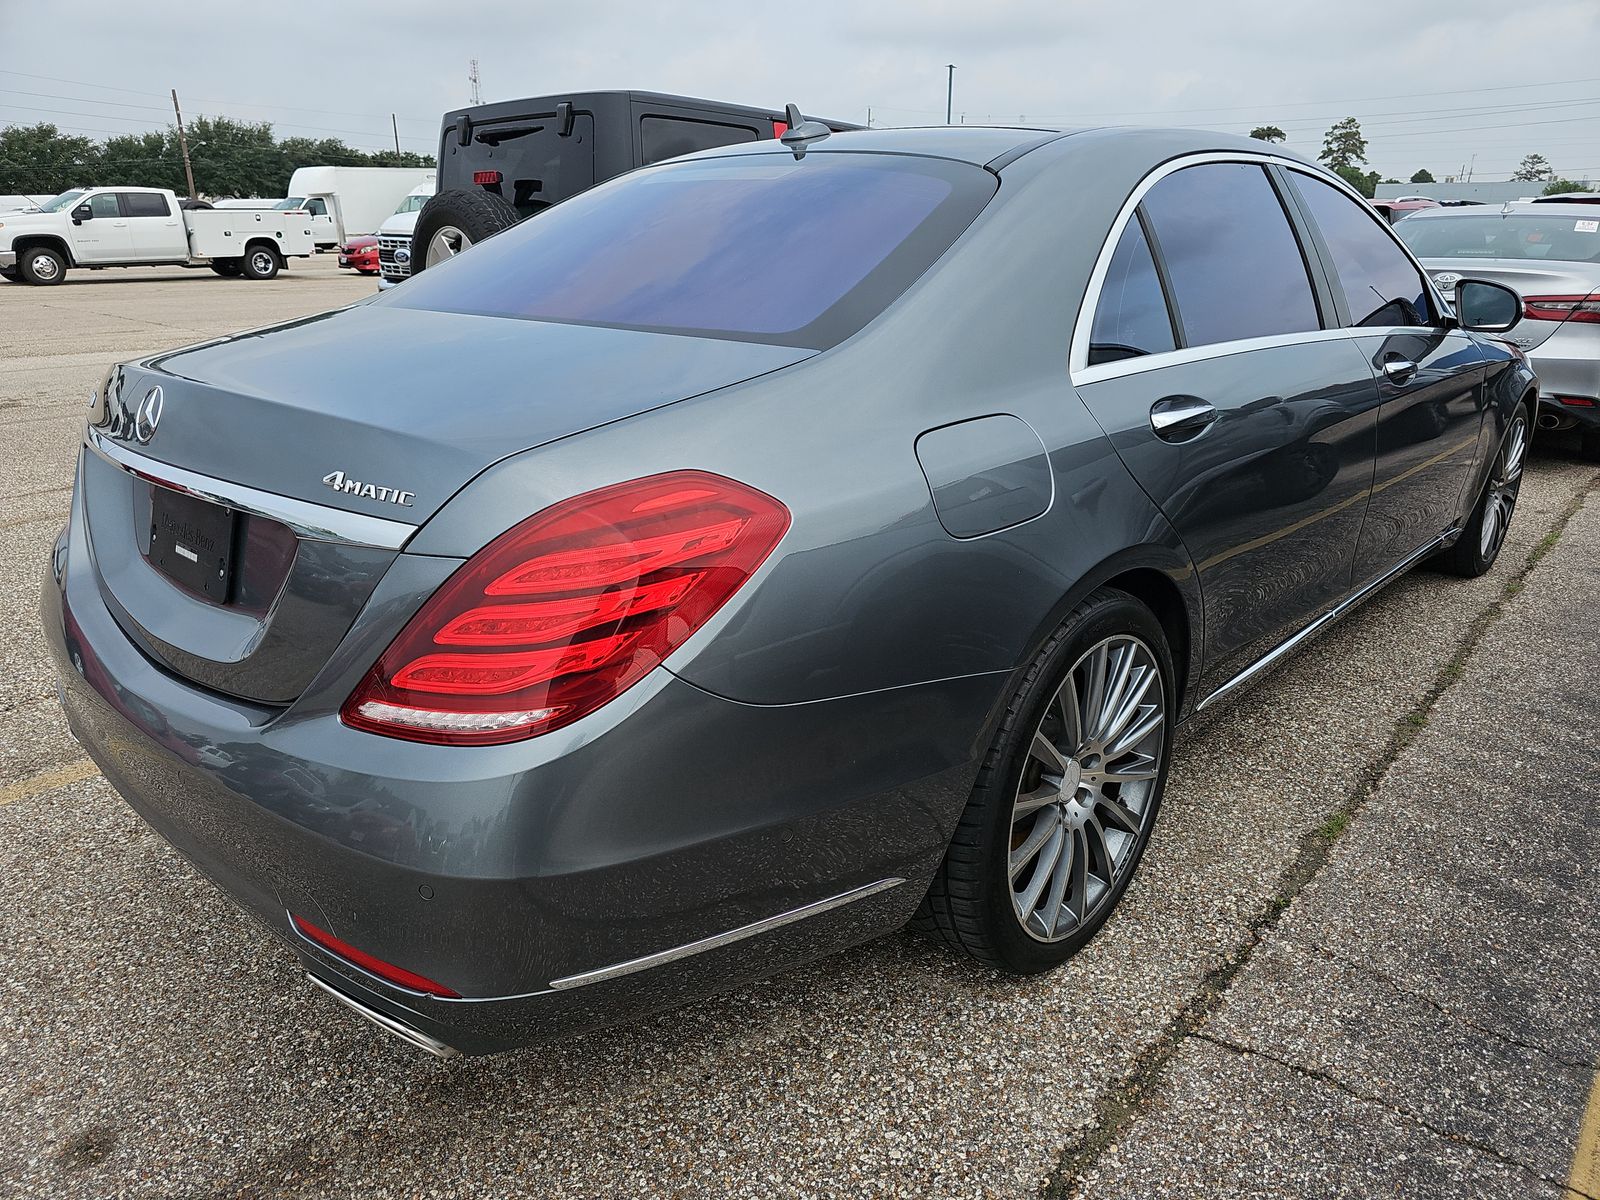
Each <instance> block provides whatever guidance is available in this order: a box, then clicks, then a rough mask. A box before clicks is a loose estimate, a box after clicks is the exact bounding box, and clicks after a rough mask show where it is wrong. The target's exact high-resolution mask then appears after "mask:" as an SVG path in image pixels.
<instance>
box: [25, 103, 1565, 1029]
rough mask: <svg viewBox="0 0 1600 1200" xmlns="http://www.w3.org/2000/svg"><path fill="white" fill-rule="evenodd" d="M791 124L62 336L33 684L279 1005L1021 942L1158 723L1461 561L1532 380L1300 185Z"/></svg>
mask: <svg viewBox="0 0 1600 1200" xmlns="http://www.w3.org/2000/svg"><path fill="white" fill-rule="evenodd" d="M808 128H809V126H808ZM803 149H804V151H805V152H804V154H802V155H800V156H798V157H797V156H796V154H795V152H794V151H793V149H791V148H790V147H786V146H784V145H782V144H781V143H779V142H777V141H771V142H754V143H746V144H741V145H737V146H728V147H722V148H719V149H713V150H708V151H704V152H702V153H699V154H696V155H691V156H689V157H687V158H681V159H675V160H672V161H668V162H662V163H659V164H656V165H653V166H649V167H644V168H642V169H640V170H637V171H634V172H632V173H630V174H627V175H623V176H620V177H618V178H615V179H613V180H610V181H609V182H606V183H603V184H601V185H599V186H597V187H594V188H591V189H589V190H587V191H584V192H582V193H581V194H578V195H575V196H573V197H571V198H569V199H567V200H564V201H563V202H562V203H561V204H559V205H555V206H552V207H551V208H549V209H548V210H547V211H544V212H541V213H540V214H539V215H538V217H537V219H532V220H528V221H525V222H523V223H522V224H519V225H516V226H514V227H513V228H510V229H508V230H506V231H504V232H502V233H500V234H498V235H497V236H496V237H495V238H494V239H493V240H492V241H491V242H485V243H483V244H481V245H478V246H475V247H473V248H472V249H470V250H468V251H466V252H464V253H462V254H459V255H456V256H454V257H452V258H450V259H449V260H448V261H444V262H440V263H438V264H436V265H435V266H433V267H430V268H429V269H428V270H427V271H425V272H423V273H422V274H420V275H418V276H416V277H414V278H412V279H411V280H410V281H409V282H408V283H407V284H406V286H405V287H404V288H399V289H394V290H391V291H386V292H384V293H383V294H382V295H381V296H379V297H375V298H373V299H372V300H371V301H369V302H368V303H365V304H361V305H357V306H355V307H352V308H348V309H344V310H341V311H338V312H332V313H324V314H321V315H318V316H314V317H311V318H308V319H303V320H299V321H296V322H292V323H290V324H287V325H283V326H281V327H278V328H275V329H268V330H263V331H256V332H253V333H251V334H249V335H243V336H241V337H239V338H237V339H228V338H225V339H222V340H220V341H216V342H211V343H208V344H204V345H199V346H193V347H189V348H187V349H182V350H176V351H171V352H167V353H164V354H158V355H155V356H154V357H151V358H146V359H141V360H138V361H134V362H130V363H126V364H122V365H121V366H119V367H117V368H115V369H114V370H113V371H112V372H111V374H110V375H109V376H108V377H107V382H106V384H105V385H104V386H103V387H102V389H101V393H100V394H99V395H98V396H97V398H96V400H95V402H94V405H93V406H92V409H91V420H90V426H89V428H88V429H87V431H86V433H85V438H84V452H83V453H81V454H80V455H79V461H78V466H77V474H76V479H75V486H74V494H73V503H72V515H71V520H70V522H69V524H68V526H67V528H66V529H65V530H64V531H63V532H62V535H61V538H60V540H59V542H58V544H57V546H56V547H55V549H54V551H53V553H52V563H53V564H54V567H53V569H52V570H51V571H49V572H47V573H46V577H45V582H44V585H43V586H44V597H43V606H42V611H43V616H44V625H45V632H46V636H47V639H48V642H49V645H50V647H51V651H52V654H53V658H54V663H55V666H56V670H57V672H58V673H59V675H60V678H61V680H62V695H63V703H64V704H65V707H66V711H67V716H68V719H69V721H70V723H71V726H72V729H73V732H74V734H75V735H76V737H77V738H78V739H79V740H80V741H81V742H82V743H83V745H84V746H85V748H86V749H87V751H88V752H89V754H90V755H92V756H93V758H94V760H95V761H96V763H98V764H99V766H100V767H101V769H102V770H103V771H104V773H105V776H106V778H107V779H108V780H109V781H110V782H111V783H112V785H113V786H115V787H116V788H117V790H118V791H119V792H121V794H122V795H123V796H124V797H126V799H127V801H128V803H129V804H131V805H132V806H133V807H134V809H136V810H137V811H138V813H139V814H140V815H141V816H142V817H143V818H144V819H145V820H146V821H148V822H149V823H150V825H151V826H152V827H154V828H155V829H156V830H157V831H158V832H159V833H160V834H161V835H162V836H163V837H165V838H167V839H168V840H170V841H171V842H172V843H173V844H174V845H175V846H176V847H178V848H179V849H180V850H181V851H182V852H183V853H184V854H185V855H187V856H188V857H189V858H191V859H192V860H194V861H195V862H196V863H198V864H200V865H201V867H202V868H204V869H205V871H206V873H207V874H208V876H209V877H210V878H212V879H215V880H217V881H219V883H220V885H221V886H222V887H223V888H224V889H226V891H227V892H228V893H229V894H230V895H231V896H232V897H233V898H234V899H235V900H236V901H237V902H238V903H239V904H241V905H243V906H244V907H245V908H247V909H249V910H250V911H252V912H253V913H255V914H256V915H257V916H258V917H259V918H260V919H261V920H263V921H265V922H266V923H267V924H268V925H269V926H271V927H272V928H274V929H275V930H277V931H278V932H279V933H280V934H281V935H282V937H283V939H284V943H285V945H286V946H287V947H288V949H289V951H290V952H291V953H293V954H294V955H295V956H296V957H297V958H298V959H299V961H300V963H301V964H302V966H303V967H304V969H305V970H306V971H307V972H309V974H310V976H311V978H312V979H313V980H314V981H315V983H316V985H317V987H318V988H320V989H322V990H323V991H326V992H329V993H331V994H332V996H333V997H335V998H337V999H338V1000H339V1001H340V1002H341V1003H340V1005H338V1006H335V1005H328V1006H327V1007H326V1008H325V1009H324V1010H323V1011H324V1012H325V1015H326V1018H327V1019H328V1020H330V1021H333V1020H338V1019H341V1018H342V1017H343V1016H345V1015H348V1014H356V1015H358V1016H360V1017H363V1018H365V1019H366V1020H367V1021H368V1022H370V1023H371V1025H372V1027H373V1030H374V1032H379V1031H381V1032H384V1033H388V1034H391V1035H394V1036H397V1037H399V1038H401V1039H402V1040H404V1041H405V1042H406V1043H407V1044H409V1045H411V1046H413V1047H417V1048H420V1049H422V1050H424V1051H427V1052H428V1053H432V1054H441V1055H447V1054H450V1053H453V1052H457V1051H459V1052H462V1053H484V1052H490V1051H496V1050H501V1049H505V1048H508V1047H511V1046H516V1045H519V1044H522V1043H525V1042H528V1041H530V1040H534V1039H538V1038H543V1037H550V1036H556V1035H560V1034H566V1033H572V1032H575V1031H580V1030H584V1029H588V1028H592V1027H594V1026H598V1025H604V1024H607V1023H609V1022H614V1021H619V1020H625V1019H628V1018H630V1017H632V1016H635V1015H638V1014H642V1013H646V1012H653V1011H657V1010H659V1009H661V1008H662V1007H664V1006H669V1005H672V1004H677V1003H681V1002H684V1001H687V1000H691V999H693V998H695V997H697V996H703V995H705V994H707V993H709V992H713V991H718V990H722V989H726V988H731V987H735V986H737V985H738V984H739V983H740V982H741V981H744V980H748V979H753V978H757V977H759V976H762V975H764V974H768V973H770V972H773V971H777V970H780V969H782V968H784V967H785V966H787V965H789V964H791V963H794V962H798V961H801V960H808V959H811V958H814V957H816V956H817V955H818V954H821V953H826V952H828V951H831V950H835V949H839V948H842V947H844V946H848V945H851V944H853V943H856V942H860V941H863V940H866V939H869V938H872V937H875V936H877V935H879V934H882V933H884V932H886V931H889V930H893V929H896V928H899V927H901V926H904V925H907V924H908V923H909V924H910V925H912V926H913V927H915V928H917V929H918V930H921V931H923V932H925V933H926V934H928V935H929V936H931V937H934V938H937V939H940V940H942V941H943V942H945V943H947V944H948V945H949V946H951V947H952V948H954V949H955V950H958V951H960V952H961V953H963V954H966V955H969V956H971V957H972V958H974V959H976V960H978V961H979V962H982V963H984V964H987V965H988V966H990V967H993V968H996V969H999V970H1003V971H1009V972H1013V973H1018V974H1031V973H1036V972H1042V971H1048V970H1050V969H1052V968H1053V967H1056V966H1058V965H1059V964H1060V963H1062V962H1063V961H1065V960H1066V959H1067V958H1068V957H1069V956H1070V955H1071V954H1073V953H1074V952H1075V951H1076V950H1077V949H1078V948H1080V947H1081V946H1082V945H1084V943H1085V942H1087V941H1088V940H1089V939H1090V938H1092V937H1093V936H1094V935H1095V932H1096V931H1097V930H1098V929H1099V928H1100V927H1101V926H1102V925H1103V924H1104V923H1105V922H1106V921H1107V920H1112V919H1115V916H1114V914H1115V913H1116V911H1117V908H1118V905H1119V903H1120V901H1121V899H1122V897H1123V895H1124V894H1125V892H1126V890H1127V888H1128V886H1129V883H1130V881H1131V880H1132V878H1133V877H1134V875H1135V873H1136V872H1137V870H1138V866H1139V862H1140V859H1141V857H1142V855H1143V853H1144V848H1145V846H1146V845H1147V843H1148V841H1149V838H1150V836H1151V831H1152V830H1153V829H1154V828H1155V826H1156V824H1157V822H1158V821H1159V819H1160V808H1161V801H1162V795H1163V792H1164V789H1165V787H1166V780H1167V777H1168V772H1169V769H1170V766H1171V758H1172V755H1173V753H1174V751H1175V748H1176V747H1177V746H1179V745H1180V744H1181V739H1179V738H1178V737H1177V736H1176V727H1177V725H1178V724H1179V723H1180V722H1182V721H1183V720H1184V719H1185V718H1187V717H1188V716H1189V715H1190V714H1192V713H1194V712H1195V711H1197V710H1198V709H1199V708H1201V707H1202V706H1204V705H1207V704H1212V703H1216V702H1218V701H1219V700H1220V698H1221V697H1224V696H1227V695H1229V694H1231V693H1233V692H1234V691H1236V690H1238V689H1239V688H1241V687H1243V686H1244V685H1245V684H1246V683H1248V682H1249V681H1251V680H1253V679H1255V678H1256V677H1258V676H1259V675H1260V674H1262V673H1263V672H1264V671H1265V670H1266V669H1267V668H1268V667H1270V666H1271V665H1272V664H1274V663H1276V662H1278V661H1280V660H1281V659H1283V658H1285V657H1286V656H1287V655H1288V654H1289V652H1290V651H1291V650H1292V649H1293V648H1294V647H1296V646H1298V645H1300V644H1301V643H1302V642H1304V641H1305V640H1307V639H1308V638H1309V637H1311V636H1312V634H1313V633H1314V632H1315V631H1317V630H1319V629H1321V628H1323V627H1325V626H1326V625H1327V624H1329V623H1331V622H1332V621H1333V620H1334V619H1336V618H1337V617H1338V616H1340V615H1342V614H1343V613H1345V612H1348V611H1349V610H1350V609H1352V608H1353V607H1354V606H1355V605H1356V604H1357V603H1359V602H1360V601H1361V600H1362V599H1363V598H1365V597H1366V596H1368V595H1370V594H1372V593H1374V592H1375V591H1377V590H1378V589H1379V588H1380V587H1381V586H1382V585H1383V584H1384V583H1386V582H1387V581H1388V580H1390V579H1392V578H1394V577H1396V576H1397V575H1398V574H1400V573H1401V572H1402V571H1404V570H1406V569H1407V568H1409V567H1411V566H1413V565H1415V564H1418V563H1421V562H1423V561H1424V560H1426V561H1427V562H1429V563H1431V564H1432V565H1434V566H1436V567H1439V568H1441V569H1442V570H1444V571H1446V572H1450V573H1454V574H1457V575H1476V574H1481V573H1482V572H1484V571H1487V570H1489V569H1490V568H1491V566H1492V565H1493V562H1494V559H1495V557H1496V556H1497V555H1498V553H1499V549H1500V546H1501V545H1502V544H1503V540H1504V533H1505V529H1506V526H1507V523H1508V522H1509V521H1510V520H1511V518H1512V514H1513V513H1514V511H1515V504H1516V497H1517V492H1518V489H1519V487H1520V480H1521V464H1522V462H1523V457H1524V448H1525V447H1526V444H1527V432H1528V430H1529V429H1530V428H1531V425H1530V422H1529V412H1530V407H1529V406H1530V405H1531V404H1532V403H1533V401H1534V396H1535V393H1536V384H1535V381H1534V378H1533V375H1532V373H1531V372H1530V370H1529V368H1528V365H1527V363H1526V361H1525V360H1524V359H1523V358H1522V357H1521V356H1520V355H1518V354H1516V353H1514V352H1513V351H1512V350H1510V349H1509V348H1508V347H1507V346H1506V345H1505V343H1503V342H1501V341H1499V340H1496V339H1495V338H1491V337H1486V336H1482V334H1481V333H1480V332H1479V331H1475V330H1473V329H1469V328H1465V327H1463V326H1462V324H1461V321H1460V318H1459V317H1458V316H1457V315H1456V314H1454V313H1452V312H1451V311H1450V310H1449V308H1448V306H1447V305H1446V303H1445V301H1444V299H1443V297H1442V296H1441V295H1440V294H1439V292H1438V291H1437V290H1436V289H1435V287H1434V285H1433V284H1432V283H1431V282H1430V281H1429V280H1428V278H1427V277H1426V276H1425V275H1424V273H1423V272H1422V270H1421V269H1420V267H1419V266H1418V264H1417V262H1416V261H1415V260H1414V259H1413V258H1412V257H1411V255H1410V254H1409V253H1408V252H1407V250H1406V249H1405V247H1404V246H1403V245H1401V243H1400V242H1399V241H1397V240H1396V238H1395V235H1394V234H1393V233H1391V232H1390V229H1389V227H1388V226H1387V225H1386V224H1385V223H1384V222H1383V221H1382V220H1381V219H1380V218H1379V217H1378V216H1377V215H1376V214H1375V213H1373V212H1372V211H1371V210H1370V208H1368V207H1367V206H1366V205H1365V203H1364V202H1363V201H1362V200H1361V198H1360V197H1359V196H1357V195H1356V194H1355V193H1354V192H1352V191H1351V190H1350V189H1349V188H1348V187H1347V186H1346V185H1345V184H1344V183H1343V182H1342V181H1341V180H1339V179H1337V178H1335V177H1333V176H1331V175H1329V174H1327V173H1326V172H1325V171H1323V170H1322V169H1321V168H1319V167H1317V166H1316V165H1314V164H1312V163H1309V162H1306V161H1303V160H1301V159H1299V158H1296V157H1294V156H1292V155H1290V154H1287V153H1280V152H1277V151H1275V150H1271V149H1269V148H1264V147H1262V145H1261V143H1259V142H1252V141H1249V140H1247V139H1242V138H1233V137H1229V136H1226V135H1222V134H1212V133H1195V132H1185V131H1177V130H1154V129H1142V130H1098V131H1096V130H1089V131H1072V130H1061V131H1045V130H1015V129H991V128H981V127H958V128H940V129H924V130H867V131H860V132H844V133H829V132H826V130H825V128H823V127H819V131H817V132H815V133H814V136H811V137H809V138H808V140H807V141H806V145H805V146H804V147H803ZM1069 197H1070V199H1071V204H1070V206H1064V201H1065V200H1066V199H1067V198H1069ZM1069 208H1070V211H1071V212H1072V214H1073V217H1072V219H1071V221H1068V222H1064V221H1062V219H1061V214H1062V212H1064V211H1068V210H1069ZM1465 282H1472V283H1473V286H1474V288H1477V287H1480V286H1483V287H1490V288H1493V287H1494V286H1496V285H1495V284H1494V283H1493V281H1488V282H1482V281H1475V280H1473V281H1465ZM1465 282H1463V284H1462V286H1465ZM1485 295H1486V296H1487V300H1486V302H1485V304H1484V305H1480V306H1478V307H1475V308H1474V312H1477V311H1479V310H1480V309H1481V310H1482V311H1489V310H1490V309H1494V310H1495V311H1497V312H1504V311H1509V309H1510V308H1511V307H1515V306H1513V305H1509V304H1508V303H1507V297H1506V296H1505V295H1499V294H1488V293H1486V294H1485ZM1511 299H1512V300H1514V299H1515V298H1514V297H1512V298H1511ZM1488 301H1493V303H1488ZM1064 331H1065V332H1064ZM1502 332H1503V331H1502ZM858 334H860V335H861V336H856V335H858ZM350 345H361V346H363V347H366V348H368V350H369V351H370V353H366V354H363V355H361V356H360V357H359V358H352V356H350V355H349V354H348V353H347V351H346V350H345V348H346V347H348V346H350ZM374 371H376V372H377V374H376V375H374ZM152 395H154V396H157V397H159V399H157V400H156V401H155V402H154V405H153V407H149V406H147V404H146V401H147V398H149V397H151V396H152ZM440 396H449V397H451V402H450V403H449V404H440V403H439V397H440ZM862 397H870V398H871V401H870V403H863V401H862ZM219 413H225V414H227V423H228V425H227V436H218V431H217V428H216V422H217V419H218V418H217V414H219ZM288 429H292V430H294V431H295V436H294V437H293V438H292V439H288V438H285V437H284V431H285V430H288ZM152 437H153V438H154V440H153V441H152V440H151V438H152ZM145 442H149V443H150V444H149V446H148V447H146V446H145V445H143V444H142V443H145ZM156 902H157V903H160V900H159V898H158V899H157V901H156ZM201 952H202V953H203V952H205V951H203V950H202V951H201ZM219 1019H220V1017H219Z"/></svg>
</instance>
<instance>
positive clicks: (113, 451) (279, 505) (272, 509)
mask: <svg viewBox="0 0 1600 1200" xmlns="http://www.w3.org/2000/svg"><path fill="white" fill-rule="evenodd" d="M83 444H84V445H85V446H86V447H88V448H89V449H90V450H92V451H94V453H96V454H98V455H99V456H100V457H101V458H103V459H104V460H105V461H106V462H108V463H110V464H111V465H112V466H114V467H118V468H120V469H121V470H124V471H127V472H129V473H131V474H135V475H141V476H144V477H145V478H148V479H151V480H154V481H156V482H158V483H162V484H165V485H166V486H168V487H171V488H174V489H176V490H178V491H180V492H187V493H188V494H189V495H191V496H198V497H199V498H200V499H202V500H209V501H211V502H212V503H214V504H224V505H227V506H228V507H229V508H233V509H237V510H238V511H240V512H244V513H249V514H251V515H252V516H257V517H266V518H268V519H269V520H273V521H277V522H279V523H280V524H282V525H287V526H288V527H289V529H290V530H291V531H292V532H293V533H294V535H295V536H296V537H301V538H310V539H313V540H315V541H320V542H340V543H343V544H345V545H349V546H372V547H374V548H376V549H379V550H400V549H403V548H404V547H405V544H406V543H407V542H408V541H410V540H411V536H412V535H413V534H414V533H416V532H417V528H418V527H417V526H415V525H408V524H406V523H405V522H404V521H390V520H386V519H385V518H383V517H369V516H367V515H366V514H365V513H357V512H350V511H348V510H347V509H342V508H329V507H327V506H326V505H322V504H312V503H310V502H309V501H306V500H297V499H295V498H294V497H293V496H280V495H278V494H277V493H276V492H263V491H261V490H260V489H258V488H252V487H246V486H245V485H244V484H241V483H230V482H227V481H225V480H221V479H212V478H210V477H209V476H206V475H200V474H197V473H196V472H194V471H187V470H185V469H184V468H182V467H175V466H173V465H172V464H171V463H164V462H160V461H159V460H157V459H153V458H146V457H145V456H144V455H142V454H136V453H135V452H134V451H132V450H129V449H128V448H127V447H126V446H121V445H118V444H117V443H116V442H113V441H111V440H110V439H109V438H107V437H106V436H105V435H104V434H102V433H100V432H99V431H98V430H96V429H93V428H89V429H86V430H85V432H84V437H83Z"/></svg>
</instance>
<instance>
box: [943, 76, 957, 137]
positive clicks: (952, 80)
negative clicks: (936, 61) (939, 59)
mask: <svg viewBox="0 0 1600 1200" xmlns="http://www.w3.org/2000/svg"><path fill="white" fill-rule="evenodd" d="M945 70H947V71H949V72H950V74H949V77H948V78H947V80H946V82H945V85H944V123H945V124H946V125H948V124H950V102H951V100H952V99H953V98H954V97H955V94H956V65H955V63H946V64H945Z"/></svg>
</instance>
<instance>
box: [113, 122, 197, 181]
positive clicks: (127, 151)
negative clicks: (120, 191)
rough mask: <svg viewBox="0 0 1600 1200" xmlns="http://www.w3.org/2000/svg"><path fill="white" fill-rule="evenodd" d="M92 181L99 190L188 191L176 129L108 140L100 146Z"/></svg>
mask: <svg viewBox="0 0 1600 1200" xmlns="http://www.w3.org/2000/svg"><path fill="white" fill-rule="evenodd" d="M93 182H94V183H95V185H96V186H97V187H116V186H118V185H124V184H125V185H131V186H137V187H164V188H171V189H172V190H173V191H175V192H183V191H185V190H187V184H185V183H184V180H183V156H182V154H180V153H179V151H178V133H177V130H176V129H171V128H169V129H168V130H167V131H166V132H165V133H160V132H156V131H154V130H151V131H150V132H148V133H123V134H118V135H117V136H116V137H110V138H107V139H106V140H105V141H104V142H103V143H101V146H100V154H99V158H98V160H97V162H96V170H95V172H94V176H93Z"/></svg>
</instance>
